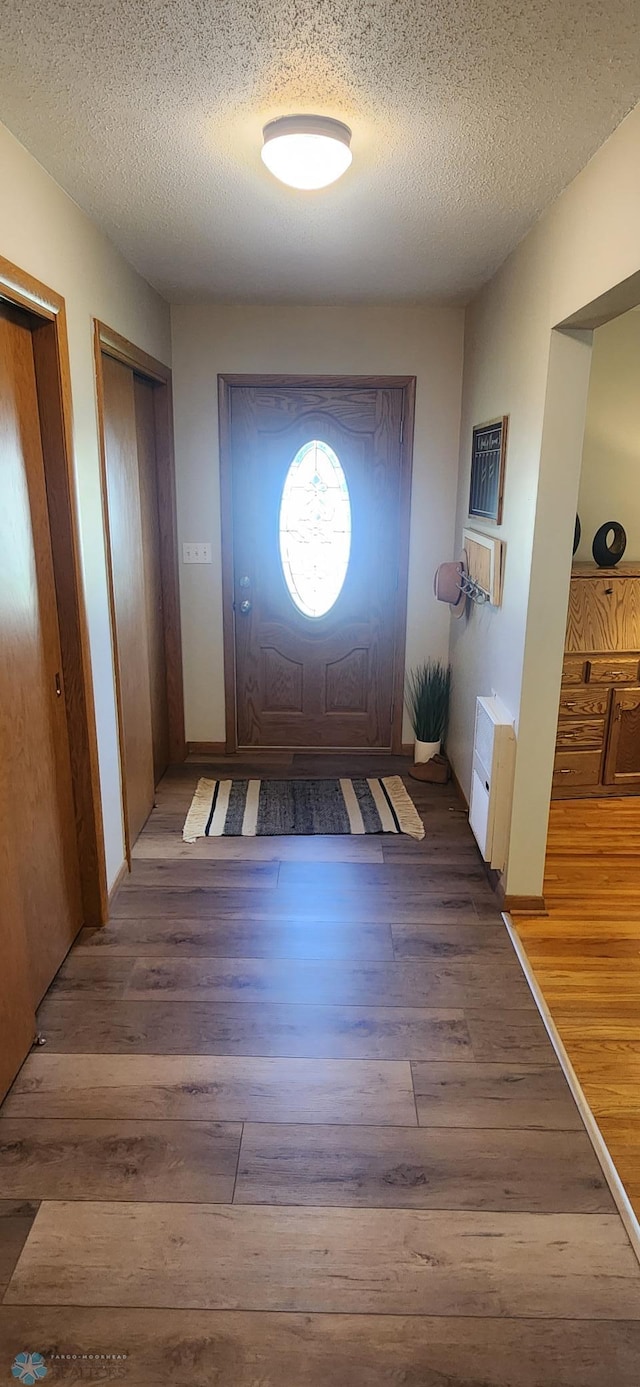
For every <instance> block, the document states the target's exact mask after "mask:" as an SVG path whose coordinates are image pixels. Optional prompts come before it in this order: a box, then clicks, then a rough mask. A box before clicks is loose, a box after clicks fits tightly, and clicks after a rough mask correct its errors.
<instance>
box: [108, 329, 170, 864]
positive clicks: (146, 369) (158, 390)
mask: <svg viewBox="0 0 640 1387" xmlns="http://www.w3.org/2000/svg"><path fill="white" fill-rule="evenodd" d="M93 346H94V358H95V375H96V396H97V408H98V437H99V443H100V480H101V491H102V516H103V523H104V534H105V548H106V555H107V584H108V591H109V611H110V620H111V642H112V647H113V667H114V679H115V691H116V708H117V713H118V741H119V748H120V783H121V793H122V809H123V814H122V822H123V832H124V846H125V855H126V860H127V864H128V867H129V869H131V846H132V845H131V843H130V841H129V829H128V813H127V782H126V774H125V766H126V757H125V747H124V732H123V716H122V689H121V682H120V662H119V658H118V629H117V623H116V604H115V587H114V577H113V556H112V544H111V532H110V522H109V504H108V490H107V458H106V449H105V410H104V378H103V371H102V358H103V356H110V357H113V358H114V360H115V361H119V362H121V364H122V365H123V366H129V367H130V368H131V369H132V370H133V371H135V373H136V375H139V376H143V377H144V378H145V380H148V381H151V382H152V383H153V385H154V386H155V389H154V407H155V408H154V418H155V428H156V459H157V486H158V513H159V522H160V569H161V582H162V609H163V626H164V647H165V655H166V689H167V712H168V723H169V763H170V764H171V765H173V764H176V763H179V762H181V761H184V759H185V756H186V744H185V734H184V693H183V684H182V637H181V630H180V589H179V577H178V527H177V512H176V482H175V458H174V448H173V397H172V388H171V371H170V370H169V367H168V366H165V365H164V364H163V362H161V361H157V360H156V358H155V357H153V356H149V354H148V353H147V352H144V351H142V349H141V348H140V347H136V346H135V345H134V343H133V342H129V341H128V340H127V338H126V337H122V336H121V335H120V333H118V332H115V331H114V330H113V328H110V327H108V326H107V324H106V323H103V322H100V321H99V319H97V318H94V321H93Z"/></svg>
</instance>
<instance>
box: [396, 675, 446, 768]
mask: <svg viewBox="0 0 640 1387" xmlns="http://www.w3.org/2000/svg"><path fill="white" fill-rule="evenodd" d="M450 692H451V668H450V666H449V665H443V664H442V663H441V661H440V660H427V661H426V662H425V663H424V664H422V665H418V666H417V667H416V668H415V669H412V670H410V671H409V673H408V674H407V681H406V688H405V703H406V705H407V712H408V713H409V717H410V719H411V726H412V727H413V731H414V735H415V746H414V753H413V759H414V762H415V763H416V765H419V764H424V763H425V762H426V761H431V760H432V758H433V757H434V756H437V755H438V752H439V751H440V748H441V746H442V743H443V741H444V739H445V737H446V735H447V724H448V721H449V695H450Z"/></svg>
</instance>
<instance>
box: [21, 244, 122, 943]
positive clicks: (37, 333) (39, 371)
mask: <svg viewBox="0 0 640 1387" xmlns="http://www.w3.org/2000/svg"><path fill="white" fill-rule="evenodd" d="M0 300H2V301H3V302H4V303H8V304H11V305H13V306H16V307H18V308H22V309H24V310H26V312H27V314H28V315H29V316H30V317H31V318H32V319H36V323H35V325H34V327H33V328H32V338H33V352H34V362H35V371H36V387H37V390H38V405H39V411H40V425H41V434H42V451H43V458H44V470H45V481H46V487H47V508H48V511H49V526H50V531H51V547H52V556H53V571H54V578H55V584H56V607H57V613H58V626H59V630H60V643H61V648H62V665H63V687H64V699H65V709H66V714H67V726H68V736H69V752H70V760H71V780H72V786H73V798H74V805H75V829H76V840H77V845H78V862H79V871H80V884H81V899H82V912H83V919H84V923H85V925H93V926H96V925H103V924H105V922H106V920H107V917H108V896H107V867H106V858H105V846H104V826H103V818H102V796H101V792H100V769H99V761H98V738H97V731H96V717H95V702H94V693H93V673H92V667H91V653H90V647H89V632H88V626H87V614H86V603H85V595H84V576H83V572H82V563H81V558H80V554H81V546H80V523H79V516H78V503H77V498H76V475H75V457H74V450H73V407H72V395H71V373H70V367H69V344H68V336H67V318H66V306H65V300H64V298H63V297H62V296H61V295H60V294H57V293H56V292H55V291H54V290H53V289H49V288H48V286H47V285H45V284H42V283H41V282H40V280H37V279H34V278H33V276H32V275H30V274H27V273H26V271H25V270H22V269H20V268H19V267H18V266H17V265H13V264H12V263H11V262H10V261H9V260H5V259H4V257H2V256H0Z"/></svg>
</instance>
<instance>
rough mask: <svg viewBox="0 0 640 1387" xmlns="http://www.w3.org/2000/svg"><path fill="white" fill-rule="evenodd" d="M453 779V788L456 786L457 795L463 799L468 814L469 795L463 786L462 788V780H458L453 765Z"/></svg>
mask: <svg viewBox="0 0 640 1387" xmlns="http://www.w3.org/2000/svg"><path fill="white" fill-rule="evenodd" d="M449 765H450V766H451V762H449ZM451 780H452V783H453V788H454V790H455V791H456V794H457V795H458V796H459V798H460V799H461V800H462V803H463V804H464V807H465V809H466V811H467V814H468V813H469V801H468V799H467V796H466V795H465V792H464V790H463V788H462V786H461V784H460V781H459V780H458V777H457V775H456V773H455V771H454V769H453V766H451Z"/></svg>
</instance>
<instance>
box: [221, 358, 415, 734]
mask: <svg viewBox="0 0 640 1387" xmlns="http://www.w3.org/2000/svg"><path fill="white" fill-rule="evenodd" d="M412 406H413V381H410V380H406V379H402V380H395V379H392V380H385V381H381V382H375V383H374V382H371V381H354V382H348V381H334V382H331V383H327V382H317V381H313V380H296V379H294V380H288V381H286V382H281V383H271V382H270V381H269V380H268V379H266V380H264V381H263V382H262V383H255V382H253V381H246V382H245V381H243V379H242V378H241V377H240V378H238V377H235V378H231V379H230V378H224V379H222V380H221V426H222V428H221V434H222V467H223V487H224V495H223V500H224V502H225V505H224V514H223V546H224V559H225V608H226V610H225V669H226V675H227V679H226V687H227V745H228V749H229V750H235V749H236V748H238V747H304V748H311V749H314V750H317V749H331V748H353V749H358V748H363V749H364V748H369V747H371V748H379V749H383V750H392V749H393V750H399V749H400V744H401V724H402V687H403V674H404V644H405V618H406V581H407V553H408V524H409V498H410V483H411V439H412ZM230 531H231V533H230Z"/></svg>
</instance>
